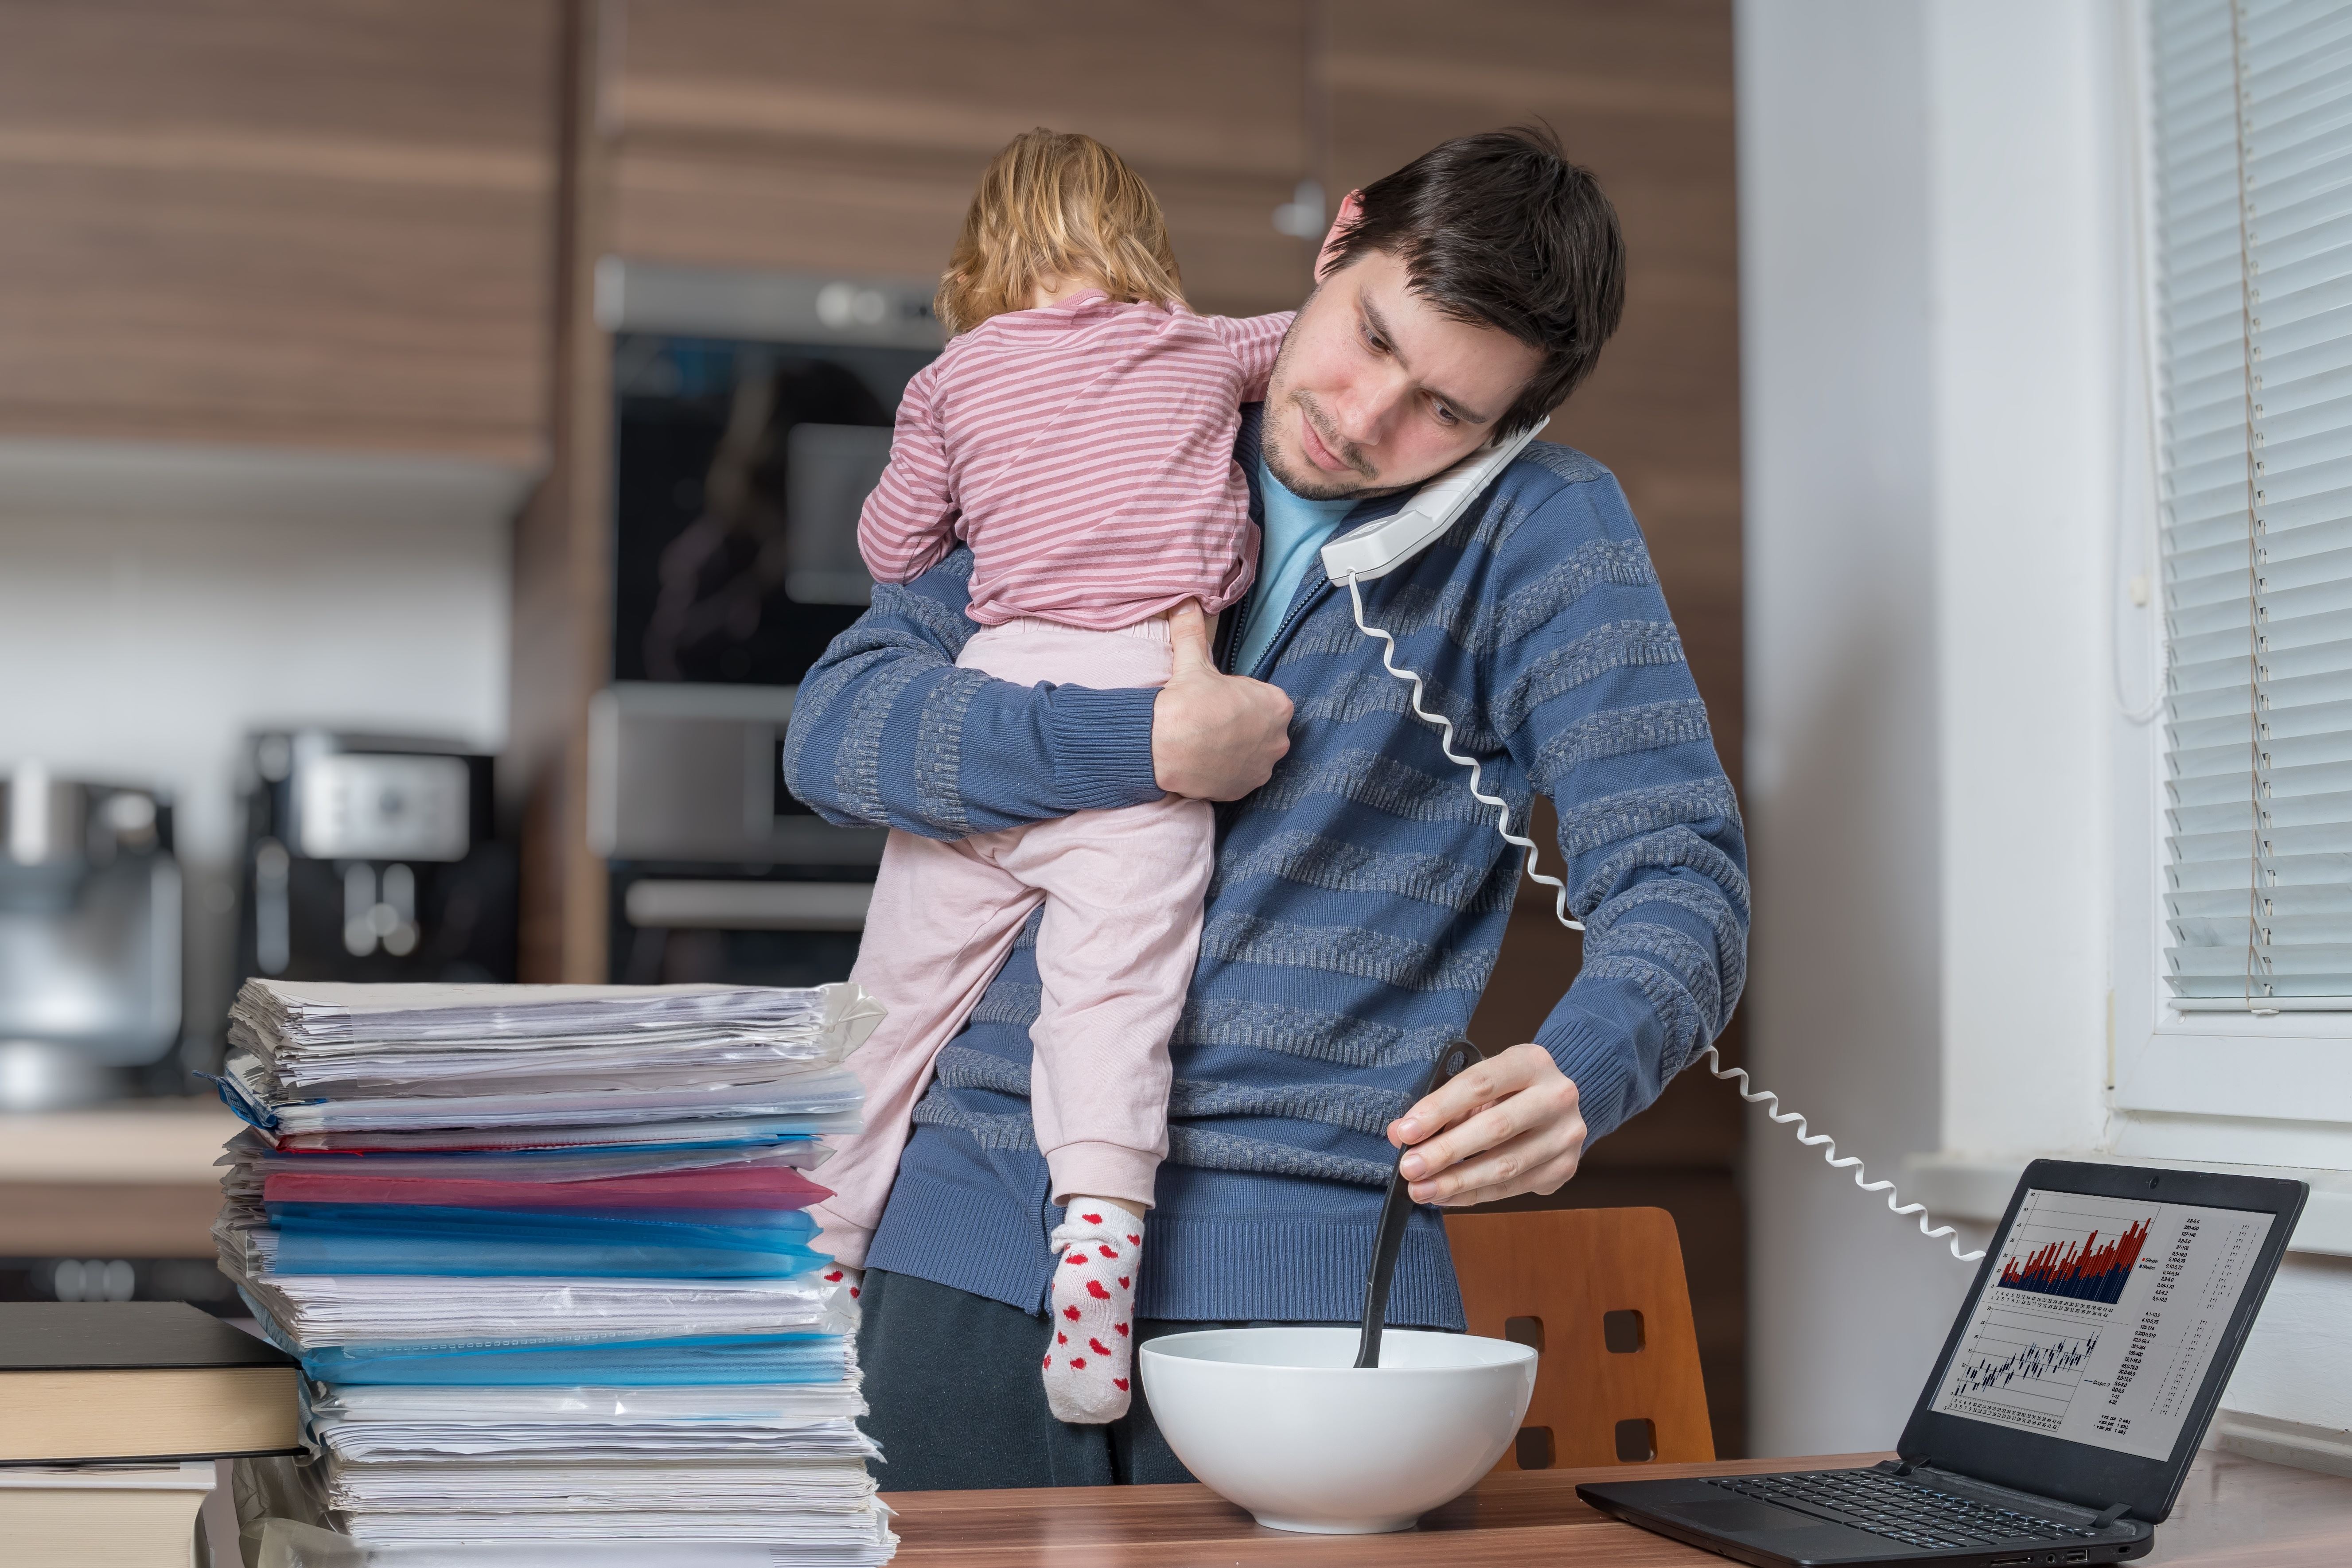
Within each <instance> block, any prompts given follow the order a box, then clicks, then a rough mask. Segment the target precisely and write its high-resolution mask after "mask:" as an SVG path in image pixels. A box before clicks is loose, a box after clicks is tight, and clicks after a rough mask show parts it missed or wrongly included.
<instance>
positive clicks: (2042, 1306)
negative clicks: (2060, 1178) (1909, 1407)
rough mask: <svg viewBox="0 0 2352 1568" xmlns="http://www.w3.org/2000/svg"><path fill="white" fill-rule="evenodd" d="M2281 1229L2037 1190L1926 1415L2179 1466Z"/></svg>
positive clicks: (2218, 1213) (2240, 1216) (2249, 1217)
mask: <svg viewBox="0 0 2352 1568" xmlns="http://www.w3.org/2000/svg"><path fill="white" fill-rule="evenodd" d="M2272 1220H2273V1216H2272V1215H2267V1214H2257V1213H2252V1212H2249V1211H2247V1210H2244V1209H2224V1208H2208V1207H2204V1206H2201V1205H2193V1204H2168V1203H2144V1202H2139V1201H2137V1200H2134V1199H2130V1198H2109V1197H2097V1196H2094V1195H2092V1194H2087V1193H2062V1192H2051V1191H2046V1190H2043V1189H2042V1188H2028V1189H2027V1190H2026V1194H2025V1200H2024V1202H2023V1204H2022V1205H2020V1207H2019V1209H2018V1214H2017V1223H2016V1224H2015V1225H2013V1226H2011V1227H2010V1232H2009V1236H2008V1238H2007V1241H2006V1244H2005V1245H2004V1246H2003V1247H2002V1248H2001V1252H2000V1258H1999V1260H1998V1262H1997V1265H1996V1267H1995V1268H1994V1270H1993V1276H1992V1279H1991V1281H1990V1288H1989V1289H1986V1290H1985V1291H1984V1293H1983V1295H1982V1296H1981V1297H1980V1298H1979V1300H1978V1301H1977V1304H1976V1311H1975V1313H1974V1314H1973V1315H1972V1316H1971V1317H1970V1319H1969V1325H1968V1329H1967V1331H1966V1332H1965V1333H1964V1334H1963V1335H1962V1336H1961V1339H1960V1349H1959V1353H1958V1355H1956V1356H1955V1357H1953V1358H1952V1361H1951V1363H1950V1364H1949V1365H1948V1366H1947V1367H1946V1368H1945V1369H1944V1374H1943V1377H1942V1379H1941V1380H1940V1386H1939V1387H1938V1388H1937V1393H1936V1397H1935V1401H1934V1403H1933V1404H1931V1405H1929V1406H1928V1408H1929V1409H1931V1410H1933V1411H1935V1412H1936V1413H1937V1414H1938V1415H1958V1416H1962V1417H1965V1418H1966V1419H1968V1420H1971V1421H1987V1422H1991V1423H1992V1424H1994V1425H1996V1426H2009V1427H2013V1428H2015V1429H2017V1430H2019V1431H2021V1432H2042V1433H2047V1434H2048V1435H2050V1436H2053V1437H2061V1438H2064V1439H2066V1440H2067V1441H2069V1442H2074V1443H2089V1444H2092V1445H2094V1446H2095V1447H2101V1448H2111V1449H2114V1450H2116V1451H2117V1452H2119V1453H2126V1454H2137V1455H2139V1456H2140V1457H2141V1458H2149V1459H2163V1458H2168V1457H2170V1455H2171V1453H2172V1448H2173V1445H2174V1444H2175V1443H2177V1442H2178V1441H2179V1438H2180V1429H2181V1427H2182V1426H2184V1425H2185V1424H2186V1423H2187V1422H2188V1420H2189V1411H2190V1408H2191V1406H2192V1405H2195V1403H2196V1400H2197V1391H2198V1390H2199V1389H2200V1388H2201V1387H2203V1386H2204V1383H2205V1373H2206V1371H2207V1369H2208V1368H2210V1366H2211V1365H2212V1364H2213V1356H2214V1353H2215V1352H2217V1351H2218V1350H2220V1348H2221V1342H2222V1338H2223V1333H2224V1331H2225V1330H2227V1328H2228V1327H2229V1323H2230V1319H2231V1314H2232V1313H2233V1312H2235V1311H2236V1310H2237V1306H2238V1302H2239V1300H2240V1299H2241V1298H2242V1296H2243V1295H2244V1293H2245V1289H2246V1284H2247V1280H2248V1279H2249V1277H2250V1275H2251V1274H2252V1270H2253V1267H2254V1263H2255V1260H2256V1259H2257V1258H2260V1257H2261V1256H2262V1251H2263V1240H2264V1238H2265V1237H2268V1236H2269V1235H2270V1229H2271V1224H2272Z"/></svg>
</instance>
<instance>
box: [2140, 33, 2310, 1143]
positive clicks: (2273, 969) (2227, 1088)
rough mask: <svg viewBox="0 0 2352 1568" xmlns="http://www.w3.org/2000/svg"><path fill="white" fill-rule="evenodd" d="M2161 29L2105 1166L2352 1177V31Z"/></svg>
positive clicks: (2147, 179)
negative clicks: (2145, 608) (2147, 409)
mask: <svg viewBox="0 0 2352 1568" xmlns="http://www.w3.org/2000/svg"><path fill="white" fill-rule="evenodd" d="M2138 16H2139V17H2140V18H2141V19H2142V21H2143V22H2144V24H2145V27H2146V31H2145V33H2144V34H2142V35H2141V41H2140V47H2139V49H2138V50H2137V54H2138V56H2139V58H2138V61H2137V65H2138V68H2139V71H2140V75H2139V81H2140V84H2141V86H2140V90H2139V93H2138V97H2139V100H2140V102H2139V108H2138V113H2137V123H2138V124H2139V126H2140V127H2141V128H2142V131H2143V132H2144V134H2143V136H2142V137H2141V138H2140V142H2139V144H2140V147H2141V157H2140V163H2141V167H2140V168H2139V169H2138V170H2137V174H2136V177H2137V178H2139V180H2140V182H2141V184H2140V188H2141V189H2142V190H2143V191H2144V192H2145V193H2146V195H2147V200H2146V202H2145V204H2144V208H2145V218H2144V222H2143V223H2141V224H2140V225H2139V226H2138V237H2139V241H2140V243H2141V246H2142V247H2143V248H2142V249H2141V251H2140V254H2141V255H2142V256H2143V257H2144V261H2143V263H2142V264H2141V266H2140V267H2139V268H2137V271H2138V272H2139V278H2138V279H2137V287H2139V288H2141V289H2144V290H2145V293H2146V295H2147V301H2146V302H2147V339H2148V341H2147V344H2146V351H2147V352H2146V353H2145V355H2144V356H2143V355H2139V354H2137V353H2135V354H2134V355H2133V358H2134V359H2135V360H2136V361H2137V360H2140V359H2143V358H2144V360H2145V364H2146V379H2147V384H2150V385H2152V387H2153V389H2154V396H2153V397H2152V399H2149V400H2148V401H2149V402H2152V404H2153V415H2152V417H2151V418H2149V419H2148V420H2147V422H2146V424H2145V426H2142V427H2141V429H2142V431H2143V434H2142V435H2141V436H2138V437H2130V438H2128V439H2127V446H2136V445H2139V444H2140V443H2141V441H2143V440H2144V442H2145V443H2146V447H2144V448H2143V449H2144V450H2152V456H2153V459H2154V460H2153V462H2152V463H2147V464H2146V465H2144V467H2143V468H2142V472H2143V473H2144V474H2146V475H2147V478H2146V479H2143V480H2142V481H2141V482H2142V483H2144V484H2151V485H2152V486H2153V489H2152V492H2143V493H2142V499H2141V500H2138V501H2137V502H2133V503H2130V504H2129V505H2128V506H2127V510H2126V515H2127V516H2129V515H2137V516H2141V517H2146V516H2147V515H2148V514H2149V513H2150V512H2152V513H2153V515H2154V519H2155V525H2156V528H2155V531H2156V534H2157V539H2156V543H2155V550H2156V552H2157V556H2158V561H2157V562H2155V563H2151V564H2154V565H2156V566H2157V567H2158V570H2157V573H2156V576H2157V582H2156V584H2155V588H2154V593H2153V595H2152V612H2153V613H2152V614H2151V615H2150V616H2148V617H2147V620H2143V621H2140V622H2137V623H2136V624H2137V626H2139V628H2140V629H2141V630H2142V631H2143V632H2146V633H2147V635H2148V640H2147V644H2146V645H2144V646H2145V647H2147V652H2148V654H2149V655H2150V656H2151V658H2152V659H2153V661H2154V667H2155V668H2160V669H2161V671H2162V674H2161V676H2160V678H2158V680H2157V682H2156V685H2155V687H2154V689H2152V692H2151V694H2152V695H2155V696H2158V697H2159V698H2160V702H2159V704H2158V711H2157V713H2156V717H2155V720H2154V721H2153V722H2150V723H2147V724H2146V725H2144V726H2140V727H2137V728H2134V727H2130V726H2120V728H2122V729H2126V730H2128V731H2129V739H2128V740H2127V741H2126V742H2122V745H2121V749H2120V750H2119V751H2118V752H2116V757H2117V758H2118V759H2119V762H2118V768H2117V773H2116V780H2117V783H2118V785H2119V786H2120V787H2119V789H2118V793H2117V795H2116V799H2115V807H2114V811H2115V815H2114V816H2113V819H2112V822H2113V826H2114V830H2115V832H2116V838H2115V840H2114V842H2115V846H2116V869H2117V873H2118V875H2117V881H2116V947H2115V950H2114V960H2115V970H2114V990H2113V993H2112V1008H2113V1010H2112V1015H2111V1017H2112V1033H2111V1041H2112V1054H2111V1057H2110V1062H2109V1073H2108V1083H2109V1086H2110V1110H2111V1112H2112V1113H2113V1115H2114V1116H2115V1118H2116V1120H2113V1121H2110V1123H2109V1128H2108V1132H2107V1139H2108V1142H2110V1143H2111V1144H2112V1145H2113V1147H2114V1148H2116V1150H2117V1151H2118V1152H2127V1153H2134V1154H2142V1155H2148V1156H2157V1157H2174V1158H2187V1159H2195V1160H2221V1161H2230V1162H2240V1163H2271V1164H2285V1165H2300V1166H2308V1167H2325V1168H2328V1169H2337V1170H2343V1169H2352V11H2347V9H2346V8H2345V7H2343V6H2342V5H2337V4H2334V3H2331V0H2144V8H2143V9H2141V10H2140V11H2139V12H2138ZM2126 379H2127V380H2128V379H2133V378H2131V377H2127V378H2126ZM2150 470H2152V472H2151V471H2150ZM2141 559H2145V557H2142V558H2141ZM2150 622H2154V623H2156V624H2155V625H2154V626H2150V625H2149V623H2150ZM2126 662H2129V663H2137V658H2133V659H2131V660H2127V661H2126ZM2133 684H2134V683H2133V682H2131V681H2129V680H2127V679H2126V681H2125V682H2124V686H2125V688H2126V693H2127V692H2128V689H2129V688H2130V687H2131V686H2132V685H2133Z"/></svg>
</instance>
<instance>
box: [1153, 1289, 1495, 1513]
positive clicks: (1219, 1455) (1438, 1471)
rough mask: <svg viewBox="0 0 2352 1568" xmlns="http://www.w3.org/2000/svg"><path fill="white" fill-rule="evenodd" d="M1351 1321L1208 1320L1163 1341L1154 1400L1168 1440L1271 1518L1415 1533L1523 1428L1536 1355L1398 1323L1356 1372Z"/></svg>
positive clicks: (1223, 1492) (1203, 1472) (1208, 1477)
mask: <svg viewBox="0 0 2352 1568" xmlns="http://www.w3.org/2000/svg"><path fill="white" fill-rule="evenodd" d="M1356 1341H1357V1334H1356V1331H1355V1330H1354V1329H1317V1328H1280V1329H1208V1330H1204V1331H1201V1332H1198V1333H1190V1334H1167V1335H1163V1336H1162V1337H1160V1338H1159V1339H1155V1340H1152V1341H1150V1342H1149V1343H1147V1344H1145V1345H1144V1346H1143V1348H1142V1352H1141V1355H1140V1363H1141V1375H1142V1378H1143V1392H1144V1396H1145V1397H1146V1398H1147V1399H1149V1400H1150V1404H1151V1415H1152V1418H1153V1419H1154V1420H1156V1421H1157V1422H1159V1424H1160V1431H1161V1432H1163V1433H1165V1434H1166V1435H1167V1437H1168V1446H1169V1447H1171V1448H1173V1449H1174V1450H1175V1451H1176V1457H1177V1458H1180V1459H1181V1460H1183V1461H1184V1465H1185V1468H1187V1469H1190V1470H1191V1471H1192V1473H1193V1474H1194V1475H1196V1476H1198V1477H1200V1478H1201V1479H1202V1481H1203V1482H1205V1483H1207V1485H1208V1486H1209V1487H1210V1489H1213V1490H1214V1491H1215V1492H1217V1493H1218V1494H1219V1495H1220V1496H1222V1497H1224V1498H1226V1499H1228V1500H1231V1501H1233V1502H1236V1503H1239V1504H1240V1505H1241V1506H1242V1507H1244V1508H1245V1509H1247V1510H1249V1511H1250V1512H1251V1513H1252V1514H1253V1515H1255V1517H1256V1519H1257V1521H1258V1522H1259V1523H1260V1524H1263V1525H1267V1526H1270V1527H1271V1528H1273V1529H1276V1530H1300V1531H1311V1532H1313V1533H1315V1534H1318V1535H1374V1534H1378V1533H1380V1532H1381V1531H1391V1530H1409V1529H1411V1528H1412V1522H1413V1521H1414V1520H1416V1519H1419V1518H1420V1517H1421V1516H1422V1515H1423V1514H1424V1513H1427V1512H1428V1511H1429V1510H1431V1509H1433V1508H1435V1507H1437V1506H1438V1505H1439V1504H1441V1503H1445V1502H1450V1501H1452V1500H1454V1499H1455V1498H1457V1497H1459V1496H1461V1495H1462V1494H1463V1493H1464V1492H1465V1491H1467V1490H1469V1489H1470V1488H1471V1487H1472V1486H1473V1485H1475V1483H1476V1482H1477V1480H1478V1479H1479V1478H1480V1477H1481V1476H1484V1475H1485V1474H1486V1472H1487V1471H1488V1470H1490V1469H1492V1468H1494V1466H1495V1461H1496V1459H1499V1458H1502V1457H1503V1450H1504V1449H1506V1448H1507V1447H1510V1446H1511V1440H1512V1439H1513V1438H1514V1437H1516V1436H1517V1435H1518V1430H1519V1418H1520V1417H1521V1416H1523V1415H1526V1414H1527V1412H1528V1396H1529V1395H1530V1394H1534V1393H1535V1388H1536V1352H1534V1351H1533V1350H1532V1349H1530V1348H1529V1347H1528V1346H1526V1345H1522V1344H1515V1343H1513V1342H1510V1341H1508V1340H1484V1339H1474V1338H1472V1337H1471V1336H1469V1335H1467V1334H1436V1333H1426V1332H1423V1331H1417V1330H1412V1329H1391V1330H1389V1331H1387V1333H1386V1334H1385V1335H1384V1336H1383V1337H1382V1339H1381V1364H1380V1365H1379V1366H1377V1367H1366V1368H1363V1369H1362V1370H1358V1369H1357V1367H1356V1366H1355V1365H1354V1362H1355V1359H1356Z"/></svg>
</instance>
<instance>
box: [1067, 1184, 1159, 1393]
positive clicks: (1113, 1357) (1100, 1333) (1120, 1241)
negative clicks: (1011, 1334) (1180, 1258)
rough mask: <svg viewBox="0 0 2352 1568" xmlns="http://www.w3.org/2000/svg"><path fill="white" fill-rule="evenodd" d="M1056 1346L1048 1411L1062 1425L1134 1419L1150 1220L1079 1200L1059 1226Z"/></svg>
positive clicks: (1114, 1206)
mask: <svg viewBox="0 0 2352 1568" xmlns="http://www.w3.org/2000/svg"><path fill="white" fill-rule="evenodd" d="M1052 1240H1053V1247H1054V1281H1053V1295H1052V1298H1051V1300H1052V1302H1053V1313H1054V1342H1053V1343H1052V1344H1050V1345H1048V1346H1046V1348H1045V1368H1044V1372H1045V1405H1046V1407H1047V1408H1048V1409H1050V1410H1052V1411H1053V1413H1054V1418H1055V1420H1057V1421H1068V1422H1071V1423H1074V1424H1076V1425H1079V1426H1100V1425H1101V1424H1102V1423H1103V1422H1106V1421H1116V1420H1118V1418H1119V1417H1120V1416H1122V1415H1126V1414H1127V1405H1128V1400H1129V1390H1128V1384H1129V1382H1130V1381H1132V1379H1133V1378H1134V1376H1135V1312H1134V1303H1135V1266H1136V1264H1137V1263H1138V1262H1139V1260H1140V1259H1141V1258H1142V1255H1143V1222H1142V1221H1141V1220H1140V1219H1138V1218H1137V1217H1136V1216H1135V1215H1132V1214H1130V1213H1129V1212H1128V1211H1127V1210H1126V1209H1124V1208H1122V1207H1120V1206H1119V1205H1117V1204H1107V1203H1104V1202H1103V1201H1102V1200H1101V1199H1099V1198H1073V1199H1072V1200H1070V1207H1069V1212H1068V1215H1066V1217H1065V1218H1064V1220H1063V1221H1062V1223H1061V1224H1060V1225H1058V1226H1055V1227H1054V1235H1053V1238H1052Z"/></svg>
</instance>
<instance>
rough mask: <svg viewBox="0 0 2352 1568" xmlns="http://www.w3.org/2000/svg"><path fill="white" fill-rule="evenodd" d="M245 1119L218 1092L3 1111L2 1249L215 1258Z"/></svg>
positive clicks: (48, 1254) (40, 1254) (38, 1254)
mask: <svg viewBox="0 0 2352 1568" xmlns="http://www.w3.org/2000/svg"><path fill="white" fill-rule="evenodd" d="M238 1125H239V1124H238V1122H237V1120H236V1118H235V1117H234V1116H231V1115H230V1114H229V1112H228V1110H227V1108H226V1107H225V1106H223V1105H222V1104H221V1103H220V1102H219V1101H218V1100H194V1099H189V1100H124V1101H121V1103H119V1104H115V1105H110V1106H101V1107H98V1108H96V1109H93V1110H62V1111H50V1112H47V1113H44V1114H39V1115H0V1257H5V1258H58V1257H69V1258H209V1257H211V1256H212V1253H213V1243H212V1237H211V1235H210V1232H211V1228H212V1223H213V1215H215V1213H217V1212H218V1211H219V1208H220V1187H219V1181H220V1173H218V1172H217V1171H215V1170H214V1169H213V1162H214V1161H215V1159H217V1158H219V1157H220V1151H221V1145H222V1144H223V1143H225V1142H227V1141H228V1140H229V1139H230V1138H231V1137H233V1136H235V1135H236V1130H237V1127H238Z"/></svg>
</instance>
